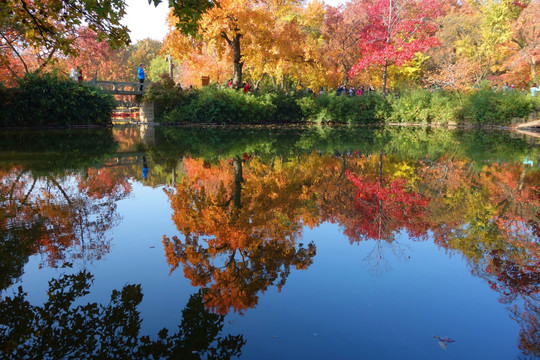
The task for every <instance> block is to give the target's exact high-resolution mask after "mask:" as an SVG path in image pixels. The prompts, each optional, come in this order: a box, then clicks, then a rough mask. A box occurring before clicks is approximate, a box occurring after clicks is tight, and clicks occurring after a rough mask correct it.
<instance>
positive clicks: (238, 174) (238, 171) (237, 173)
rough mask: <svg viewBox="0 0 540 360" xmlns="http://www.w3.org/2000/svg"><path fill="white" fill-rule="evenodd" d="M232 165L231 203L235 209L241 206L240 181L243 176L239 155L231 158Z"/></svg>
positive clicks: (241, 181) (242, 179) (242, 180)
mask: <svg viewBox="0 0 540 360" xmlns="http://www.w3.org/2000/svg"><path fill="white" fill-rule="evenodd" d="M233 166H234V193H233V204H234V208H235V209H236V210H238V209H241V208H242V183H243V182H244V178H243V176H242V159H241V158H240V156H235V157H234V158H233Z"/></svg>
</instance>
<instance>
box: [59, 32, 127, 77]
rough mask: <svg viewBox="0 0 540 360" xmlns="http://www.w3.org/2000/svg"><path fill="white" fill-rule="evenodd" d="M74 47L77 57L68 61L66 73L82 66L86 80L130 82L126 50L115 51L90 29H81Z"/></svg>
mask: <svg viewBox="0 0 540 360" xmlns="http://www.w3.org/2000/svg"><path fill="white" fill-rule="evenodd" d="M74 46H75V47H76V49H77V55H76V56H71V57H69V58H68V59H67V60H66V65H65V66H66V67H65V69H64V71H65V72H66V73H69V69H71V68H75V67H77V66H80V68H81V70H82V73H83V76H84V78H85V79H86V80H89V79H92V78H94V79H97V80H124V81H126V80H128V79H129V76H128V69H127V67H126V60H127V58H128V53H127V52H126V50H125V49H113V48H112V47H111V46H110V45H109V43H108V42H107V41H100V40H99V38H98V34H97V33H95V32H94V31H92V30H90V29H89V28H81V29H79V31H78V36H77V39H76V41H75V44H74Z"/></svg>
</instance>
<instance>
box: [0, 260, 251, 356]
mask: <svg viewBox="0 0 540 360" xmlns="http://www.w3.org/2000/svg"><path fill="white" fill-rule="evenodd" d="M92 280H93V276H92V275H91V274H90V273H88V272H86V271H82V272H79V273H77V274H74V275H63V276H62V277H60V278H59V279H53V280H51V281H50V282H49V289H48V292H47V294H48V300H47V301H46V302H45V303H44V304H43V306H34V305H31V304H30V303H29V302H28V301H27V299H26V296H27V294H26V293H25V292H24V291H23V290H22V288H21V287H19V289H18V292H17V293H16V294H15V295H14V296H13V297H6V298H4V299H3V300H2V301H1V302H0V323H1V324H2V326H0V350H1V351H2V354H4V356H5V357H3V358H5V359H25V358H31V359H162V358H167V359H192V360H198V359H222V360H226V359H231V358H233V357H239V356H240V355H241V350H242V347H243V346H244V344H245V343H246V341H245V340H244V338H243V336H242V335H227V336H222V335H221V334H220V333H221V331H222V329H223V324H224V316H222V315H216V314H211V313H209V312H208V311H207V310H206V309H205V307H204V305H203V296H202V293H201V291H199V292H198V293H196V294H193V295H191V297H190V298H189V301H188V303H187V305H186V307H185V308H184V310H183V311H182V318H181V323H180V325H179V327H178V331H177V332H176V333H174V334H171V335H169V332H168V330H167V329H163V330H161V331H160V332H159V333H158V334H157V337H156V338H155V339H151V338H150V337H149V336H146V335H145V336H143V335H141V334H140V330H141V322H142V319H141V316H140V313H139V311H138V310H137V307H138V305H139V304H140V303H141V301H142V299H143V295H142V290H141V286H140V285H126V286H124V287H123V288H122V290H119V291H118V290H113V292H112V294H111V299H110V302H109V303H108V304H106V305H104V304H98V303H88V304H86V305H75V304H76V303H78V302H79V299H80V298H82V297H83V296H85V295H86V294H88V293H89V292H90V287H91V283H92Z"/></svg>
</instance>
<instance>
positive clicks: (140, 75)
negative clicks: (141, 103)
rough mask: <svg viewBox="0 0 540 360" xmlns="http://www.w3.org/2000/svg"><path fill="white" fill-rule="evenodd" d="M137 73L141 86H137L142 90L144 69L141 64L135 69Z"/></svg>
mask: <svg viewBox="0 0 540 360" xmlns="http://www.w3.org/2000/svg"><path fill="white" fill-rule="evenodd" d="M137 75H138V76H139V82H140V83H141V86H140V87H139V90H140V91H142V89H143V85H142V84H143V83H144V69H143V66H142V64H140V65H139V69H137Z"/></svg>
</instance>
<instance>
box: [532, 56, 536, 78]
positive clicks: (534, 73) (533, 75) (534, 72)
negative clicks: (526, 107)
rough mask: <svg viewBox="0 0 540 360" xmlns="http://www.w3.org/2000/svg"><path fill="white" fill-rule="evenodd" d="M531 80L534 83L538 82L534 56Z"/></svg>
mask: <svg viewBox="0 0 540 360" xmlns="http://www.w3.org/2000/svg"><path fill="white" fill-rule="evenodd" d="M531 80H532V82H533V83H535V82H536V57H535V56H534V55H533V56H532V57H531Z"/></svg>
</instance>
